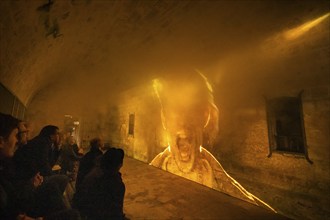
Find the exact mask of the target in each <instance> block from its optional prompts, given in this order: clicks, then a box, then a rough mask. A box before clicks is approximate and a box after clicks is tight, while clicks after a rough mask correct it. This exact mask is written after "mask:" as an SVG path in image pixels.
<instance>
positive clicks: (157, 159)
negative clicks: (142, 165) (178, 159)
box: [149, 148, 171, 167]
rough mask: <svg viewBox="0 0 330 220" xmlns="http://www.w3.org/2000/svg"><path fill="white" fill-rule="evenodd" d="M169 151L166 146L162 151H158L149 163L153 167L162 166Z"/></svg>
mask: <svg viewBox="0 0 330 220" xmlns="http://www.w3.org/2000/svg"><path fill="white" fill-rule="evenodd" d="M170 154H171V152H170V151H169V149H168V148H166V149H165V150H164V151H163V152H161V153H159V154H158V155H157V156H156V157H155V158H154V159H153V160H152V161H151V162H150V163H149V165H152V166H155V167H162V164H163V162H164V160H165V159H166V158H167V157H168V156H170Z"/></svg>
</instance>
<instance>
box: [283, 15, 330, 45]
mask: <svg viewBox="0 0 330 220" xmlns="http://www.w3.org/2000/svg"><path fill="white" fill-rule="evenodd" d="M329 15H330V13H327V14H325V15H323V16H321V17H319V18H316V19H314V20H312V21H309V22H306V23H305V24H303V25H301V26H299V27H296V28H294V29H291V30H289V31H287V32H286V33H284V36H285V38H286V39H288V40H294V39H296V38H298V37H300V36H301V35H303V34H304V33H306V32H307V31H309V30H310V29H311V28H312V27H315V26H316V25H318V24H319V23H321V22H322V21H323V20H324V19H326V18H327V17H329Z"/></svg>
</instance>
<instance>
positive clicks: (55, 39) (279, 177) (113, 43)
mask: <svg viewBox="0 0 330 220" xmlns="http://www.w3.org/2000/svg"><path fill="white" fill-rule="evenodd" d="M329 4H330V3H329V1H328V0H315V1H310V0H288V1H277V0H268V1H262V0H260V1H256V0H253V1H252V0H251V1H250V0H242V1H241V0H238V1H225V0H219V1H207V0H200V1H188V0H182V1H165V0H164V1H163V0H123V1H119V0H118V1H117V0H115V1H110V0H109V1H105V0H33V1H24V0H17V1H12V0H2V1H0V25H1V26H0V112H1V113H6V114H11V115H13V116H15V117H17V118H19V119H22V120H24V121H26V122H27V126H28V130H29V138H30V139H31V138H33V137H34V136H36V135H37V134H38V133H39V132H40V129H41V128H42V127H43V126H45V125H48V124H53V125H57V126H58V127H59V128H60V131H61V135H62V138H63V139H64V138H67V137H71V138H73V139H74V140H75V141H76V142H77V144H78V145H79V147H80V148H81V150H82V151H84V153H86V152H88V150H89V147H90V146H89V145H90V143H89V142H90V140H91V139H93V138H95V137H98V138H101V139H102V141H103V142H104V143H105V146H107V147H109V146H114V147H118V148H121V149H123V150H124V151H125V155H126V157H127V159H125V163H126V164H125V165H124V167H123V170H122V171H123V180H124V182H126V184H127V190H126V196H125V204H124V207H125V210H126V212H127V215H128V216H129V217H130V218H131V219H181V218H188V219H195V218H196V219H220V218H222V217H223V218H224V219H258V218H259V219H272V218H274V219H281V218H284V216H285V217H289V218H294V219H304V218H306V219H326V218H330V208H329V207H330V197H329V196H328V195H329V194H330V189H329V186H330V170H329V164H330V151H329V149H330V136H329V134H330V127H329V125H330V77H329V73H330V59H329V54H330V39H329V36H330V33H329V21H330V14H329V13H330V5H329ZM155 167H156V168H159V169H156V168H155ZM166 171H167V172H166ZM276 213H278V214H276Z"/></svg>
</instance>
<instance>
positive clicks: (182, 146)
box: [177, 137, 191, 161]
mask: <svg viewBox="0 0 330 220" xmlns="http://www.w3.org/2000/svg"><path fill="white" fill-rule="evenodd" d="M177 146H178V149H179V154H180V159H181V161H189V160H190V155H191V145H190V143H189V142H188V140H187V138H185V137H178V138H177Z"/></svg>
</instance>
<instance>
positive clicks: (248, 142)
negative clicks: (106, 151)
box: [114, 85, 330, 219]
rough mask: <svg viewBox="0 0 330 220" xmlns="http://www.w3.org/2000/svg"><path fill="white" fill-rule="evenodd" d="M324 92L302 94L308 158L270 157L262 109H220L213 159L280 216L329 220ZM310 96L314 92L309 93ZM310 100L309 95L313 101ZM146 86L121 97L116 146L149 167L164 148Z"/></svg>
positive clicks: (326, 97)
mask: <svg viewBox="0 0 330 220" xmlns="http://www.w3.org/2000/svg"><path fill="white" fill-rule="evenodd" d="M320 89H321V90H322V89H323V90H325V91H328V90H327V89H328V88H327V87H326V88H324V87H320V88H318V89H317V88H310V89H306V91H305V93H304V95H303V97H302V103H303V117H304V118H303V121H304V126H305V133H306V142H307V147H308V155H309V158H310V160H311V161H312V162H313V163H310V162H308V160H307V159H306V158H305V157H304V156H303V155H294V154H285V153H276V152H273V153H272V155H271V156H270V157H268V155H269V152H270V150H269V139H268V128H267V116H266V110H265V109H266V106H265V103H262V102H261V103H260V105H258V106H255V107H254V108H240V109H236V110H235V111H233V110H230V111H229V110H228V109H226V108H220V112H221V117H220V121H219V126H220V132H219V137H218V141H217V143H216V144H215V146H213V148H212V149H211V151H212V153H213V155H214V156H215V157H216V158H217V159H218V160H219V161H220V163H221V164H222V165H223V166H224V168H225V170H226V171H227V172H228V173H229V174H230V175H232V177H234V178H235V179H236V180H237V181H238V182H239V183H241V185H242V186H244V187H245V188H246V189H247V190H249V191H250V192H251V193H253V194H254V195H256V196H258V197H259V198H260V199H262V200H263V201H265V202H267V203H268V204H269V205H271V206H272V207H273V208H274V209H275V210H277V211H278V212H279V213H282V214H284V215H286V216H289V217H292V218H295V219H298V218H299V219H300V218H305V219H323V218H324V216H329V214H330V210H329V202H330V201H329V196H328V195H329V193H330V190H329V186H330V178H329V177H330V175H329V163H330V157H329V156H330V155H329V147H330V146H329V143H330V140H329V134H330V130H329V125H330V114H329V113H330V107H329V106H330V101H329V95H330V94H329V93H328V92H326V93H324V94H323V96H320V95H316V93H315V91H319V90H320ZM313 91H314V92H313ZM313 94H314V95H313ZM157 101H158V100H157V99H156V97H155V96H154V94H153V91H152V88H151V86H148V85H146V86H144V87H143V86H141V87H136V88H134V89H132V90H129V91H127V92H125V93H123V94H122V96H121V99H120V105H119V106H118V113H119V114H118V115H119V117H118V119H119V123H118V127H117V128H118V129H117V132H116V134H115V135H114V142H115V143H116V144H115V145H117V146H119V147H122V148H123V149H124V150H125V152H126V154H127V155H128V156H131V157H133V158H135V159H138V160H140V161H143V162H147V163H148V162H150V161H151V160H152V159H153V158H154V156H156V155H157V154H158V153H159V152H162V150H163V149H164V147H165V146H166V143H165V138H164V136H163V129H162V126H161V120H160V115H159V110H160V109H159V106H158V104H159V103H157ZM129 114H135V127H134V128H135V129H134V136H133V135H128V123H129V121H128V120H129V119H128V118H129Z"/></svg>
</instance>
